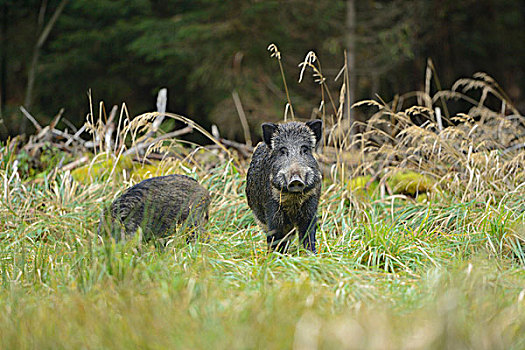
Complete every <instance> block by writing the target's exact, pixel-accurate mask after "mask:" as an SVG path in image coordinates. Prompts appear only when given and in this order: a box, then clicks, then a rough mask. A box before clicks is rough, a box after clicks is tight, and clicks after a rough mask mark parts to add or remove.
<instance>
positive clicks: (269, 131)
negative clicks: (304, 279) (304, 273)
mask: <svg viewBox="0 0 525 350" xmlns="http://www.w3.org/2000/svg"><path fill="white" fill-rule="evenodd" d="M322 127H323V123H322V121H321V120H312V121H309V122H306V123H300V122H289V123H285V124H280V125H276V124H272V123H264V124H263V125H262V130H263V141H264V142H261V143H259V144H258V145H257V148H256V149H255V151H254V154H253V157H252V161H251V163H250V167H249V169H248V175H247V179H246V180H247V181H246V197H247V199H248V205H249V206H250V208H251V209H252V211H253V213H254V214H255V218H256V221H257V222H258V223H259V225H260V226H261V227H262V228H263V230H265V231H266V240H267V243H268V249H269V250H274V249H277V250H278V251H280V252H285V251H286V250H287V248H288V244H289V241H290V239H291V238H292V237H293V236H292V232H291V231H292V230H293V228H296V229H297V231H298V234H299V240H300V241H301V242H302V243H303V245H304V247H305V248H306V249H308V250H310V251H312V252H314V253H315V230H316V223H317V206H318V204H319V196H320V195H321V171H320V170H319V165H318V164H317V161H316V160H315V158H314V156H313V154H312V152H313V151H314V150H315V149H316V147H317V145H318V144H319V141H320V140H321V137H322Z"/></svg>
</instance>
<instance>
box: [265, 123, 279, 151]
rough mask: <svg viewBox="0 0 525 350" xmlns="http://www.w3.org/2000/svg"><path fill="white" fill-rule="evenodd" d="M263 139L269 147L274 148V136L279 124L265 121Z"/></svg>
mask: <svg viewBox="0 0 525 350" xmlns="http://www.w3.org/2000/svg"><path fill="white" fill-rule="evenodd" d="M262 130H263V140H264V143H266V145H267V146H268V147H269V148H272V136H273V134H274V133H275V130H277V125H276V124H274V123H263V125H262Z"/></svg>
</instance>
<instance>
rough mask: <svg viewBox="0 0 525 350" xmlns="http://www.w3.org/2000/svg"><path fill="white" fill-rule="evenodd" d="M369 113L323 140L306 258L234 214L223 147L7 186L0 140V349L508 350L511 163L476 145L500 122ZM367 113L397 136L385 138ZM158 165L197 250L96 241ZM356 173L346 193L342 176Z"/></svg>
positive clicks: (511, 330) (17, 175)
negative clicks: (362, 123) (190, 182)
mask: <svg viewBox="0 0 525 350" xmlns="http://www.w3.org/2000/svg"><path fill="white" fill-rule="evenodd" d="M310 63H311V64H313V63H312V62H310ZM315 74H318V75H319V74H321V73H320V70H317V71H315ZM321 78H322V76H321ZM321 81H323V84H325V83H324V80H323V79H321ZM463 83H465V84H466V83H468V80H465V81H463ZM322 88H323V89H327V87H326V86H324V85H323V86H322ZM450 95H453V94H450ZM443 96H447V94H445V93H441V94H439V95H438V96H437V97H436V96H434V97H436V98H434V100H435V101H442V97H443ZM429 99H430V100H433V97H430V96H429V98H426V99H424V100H425V101H427V100H429ZM369 103H370V104H373V105H375V106H376V107H377V108H378V112H377V114H375V115H374V116H373V118H372V119H371V121H370V123H369V125H368V126H369V127H370V129H368V130H364V131H362V132H356V133H353V135H352V137H353V139H345V140H340V139H339V140H337V141H334V143H333V145H339V146H337V147H333V149H332V151H333V152H335V159H336V161H335V163H333V164H332V165H331V167H330V171H329V172H328V174H325V181H324V184H323V194H322V198H321V203H320V211H319V217H320V219H319V227H318V233H317V238H318V254H317V255H315V256H314V255H311V254H309V253H307V252H305V251H303V250H302V249H299V248H298V249H294V250H292V251H291V252H290V253H289V254H287V255H280V254H278V253H272V254H268V253H267V251H266V245H265V236H264V234H263V233H262V232H261V231H260V229H259V228H258V227H257V226H256V224H255V222H254V218H253V215H252V213H251V212H250V210H249V208H248V206H247V204H246V199H245V195H244V186H245V170H246V168H247V163H246V162H243V161H241V160H239V159H237V158H235V157H234V156H232V154H230V153H225V152H224V151H221V150H217V149H215V150H210V151H206V150H201V151H192V152H189V153H188V154H185V155H183V156H178V157H175V158H167V159H165V160H163V161H162V162H159V163H155V164H153V165H151V164H149V165H145V166H143V167H142V166H140V165H139V164H137V163H134V164H132V165H129V166H128V168H129V169H131V170H130V171H131V172H132V173H128V174H126V173H125V172H122V171H121V170H120V169H118V170H117V171H114V170H115V169H112V170H111V171H110V169H106V170H107V171H106V172H105V173H104V176H93V175H96V174H98V173H96V174H92V173H89V171H90V170H89V169H90V168H91V169H93V167H90V166H84V168H83V169H84V170H85V171H84V170H83V171H84V172H85V173H86V174H81V175H82V176H81V177H82V181H79V179H77V180H75V178H74V177H72V176H71V173H69V172H68V171H66V172H61V171H54V170H53V171H44V172H42V174H40V175H39V176H37V177H28V176H25V175H23V174H27V173H28V172H27V171H25V170H24V172H22V171H21V170H20V169H21V168H20V167H23V166H24V164H23V163H21V162H22V161H23V159H22V158H20V157H18V158H17V154H16V152H15V151H14V149H15V148H16V147H15V145H14V144H13V141H11V142H8V143H7V144H3V145H1V146H0V155H1V159H0V180H1V181H0V182H1V186H0V188H1V190H0V197H1V198H2V201H1V202H0V348H2V349H24V348H38V349H46V348H49V349H57V348H88V349H99V348H122V349H128V348H145V349H150V348H151V349H159V348H182V349H195V348H205V349H208V348H213V349H231V348H242V349H245V348H249V349H251V348H264V349H266V348H268V349H282V348H285V349H287V348H294V349H317V348H327V349H332V348H333V349H339V348H345V349H429V348H430V349H432V348H434V349H441V348H453V349H463V348H475V349H522V348H524V347H525V269H524V267H525V258H524V247H525V244H524V241H525V214H524V213H525V196H524V187H523V170H522V169H524V166H523V159H522V158H520V157H522V153H520V152H521V151H520V149H518V148H515V149H513V151H512V152H506V150H507V149H510V148H509V147H513V146H512V145H509V144H504V145H500V148H498V149H496V151H494V147H493V145H494V142H493V143H492V144H490V145H489V146H490V147H489V146H487V147H488V148H490V149H488V148H484V147H485V146H486V145H488V144H489V142H488V141H490V140H492V141H494V139H495V137H496V136H498V137H500V136H501V135H496V136H494V134H493V130H494V126H493V125H492V126H491V124H490V122H491V121H494V120H496V119H498V118H499V119H501V120H503V121H505V120H504V119H506V118H505V116H502V115H496V116H492V117H491V116H486V118H485V117H484V119H483V121H482V122H481V121H479V120H478V121H466V122H464V123H459V124H458V125H452V124H451V125H448V126H447V127H445V128H444V129H443V130H438V129H436V128H435V127H434V126H435V124H432V123H431V122H429V123H427V124H426V125H423V126H418V125H416V124H415V123H412V122H410V121H409V119H407V115H409V114H410V115H413V114H414V113H419V116H420V117H421V115H423V114H426V115H427V116H428V117H429V118H430V119H432V118H433V116H432V115H431V114H432V113H434V112H433V109H432V108H429V107H427V106H419V107H418V108H415V107H414V106H409V107H407V108H406V109H402V108H400V107H396V109H395V110H394V109H393V106H392V105H387V104H382V103H378V102H369ZM430 107H433V106H430ZM477 108H478V109H477V110H476V111H477V112H476V113H478V112H479V111H480V110H481V112H483V110H482V109H480V107H479V106H477ZM339 110H340V111H342V109H341V108H340V109H339ZM481 112H479V113H481ZM323 113H324V111H323ZM429 113H430V114H429ZM484 113H488V112H487V111H485V112H484ZM153 116H154V115H153ZM519 117H520V118H523V117H522V116H519ZM329 119H330V117H329V116H326V120H325V122H326V123H327V129H330V128H331V126H330V122H329ZM332 119H333V120H336V124H334V125H333V126H335V127H337V119H338V118H337V116H336V117H333V116H332ZM339 119H340V118H339ZM91 120H93V119H91ZM385 120H388V121H389V122H390V123H391V124H392V125H397V126H396V128H397V134H393V135H387V136H385V133H384V130H383V129H382V128H383V126H382V125H383V123H384V122H385ZM151 121H152V114H148V115H147V116H146V117H145V118H144V119H141V117H137V118H136V119H135V120H134V122H133V123H134V124H135V125H137V126H138V127H140V128H145V131H144V133H145V132H146V131H147V127H148V125H149V124H148V123H149V122H151ZM468 123H470V124H469V125H467V126H465V125H466V124H468ZM123 124H126V123H123ZM129 125H132V124H130V123H128V124H127V126H126V128H128V129H126V130H127V131H126V132H130V133H133V131H132V130H130V126H129ZM476 125H477V126H476ZM91 127H92V130H95V129H96V128H97V126H94V125H91ZM335 127H334V128H331V129H330V130H336V128H335ZM474 127H475V128H474ZM512 127H513V126H512V125H511V126H509V128H512ZM473 128H474V130H472V129H473ZM465 130H466V131H465ZM483 130H484V131H483ZM500 131H501V129H500ZM94 132H95V133H96V131H94ZM330 133H331V134H330V135H329V139H332V140H335V137H336V136H335V131H334V133H333V134H332V131H330ZM344 133H345V132H343V134H344ZM347 134H348V135H350V133H347ZM450 135H454V137H451V136H450ZM502 135H503V136H505V135H508V132H507V133H505V132H502ZM119 137H120V142H121V145H122V144H123V143H124V140H129V138H128V139H126V135H125V134H122V135H119ZM136 137H137V136H136V134H135V135H134V136H133V138H134V139H135V138H136ZM505 137H506V136H505ZM382 138H385V139H386V141H385V140H384V139H382ZM501 138H502V137H500V138H499V139H497V140H500V139H501ZM99 140H104V137H99ZM381 140H383V141H385V142H379V141H381ZM100 142H103V141H100ZM356 143H359V144H361V145H363V146H364V147H363V148H362V149H361V153H360V156H359V158H360V161H359V162H358V165H357V167H355V168H350V167H346V164H345V163H344V162H341V161H340V160H341V159H344V158H345V155H346V154H347V153H348V152H355V148H353V147H354V146H352V144H356ZM119 147H120V146H119ZM119 147H114V148H113V147H105V145H103V144H101V145H100V147H99V149H100V150H104V149H105V150H108V149H113V150H114V151H115V154H104V153H101V152H97V156H96V157H95V158H93V159H96V161H98V162H100V161H103V160H104V158H105V157H106V156H107V157H106V158H107V159H111V160H112V161H111V162H109V161H108V162H107V164H110V165H108V167H109V166H111V164H118V162H115V161H113V160H114V159H118V157H119V156H120V155H121V154H122V153H123V149H122V148H119ZM123 147H126V146H125V145H124V146H123ZM170 147H171V148H170ZM173 147H175V148H176V149H177V152H175V153H176V154H180V152H181V151H180V145H178V144H176V143H175V144H173V143H172V144H169V145H166V144H165V143H161V144H159V145H158V149H160V150H162V152H167V151H169V150H170V149H173ZM330 147H331V144H327V145H326V148H325V150H326V154H328V151H329V150H330ZM469 150H470V151H469ZM199 157H202V158H199ZM57 158H60V157H57ZM202 159H212V160H213V161H210V162H203V161H201V160H202ZM338 160H339V161H338ZM93 162H94V161H93ZM92 164H94V163H92ZM416 165H417V166H416ZM407 169H408V171H409V172H408V173H407ZM93 171H95V172H97V171H98V172H100V169H99V168H96V169H95V170H93ZM173 172H178V173H186V174H190V175H191V176H193V177H196V178H198V179H199V181H200V182H201V183H202V184H203V185H204V186H205V187H207V188H208V189H209V190H210V192H211V193H212V195H213V202H212V205H211V212H210V221H209V222H208V224H207V226H206V230H207V235H208V239H207V240H206V241H200V242H197V243H196V244H193V245H187V244H186V243H185V240H184V239H183V238H182V237H174V238H173V239H172V240H170V241H169V242H168V244H167V246H166V247H165V248H163V249H161V248H158V247H155V245H154V243H144V242H137V241H130V242H127V243H125V244H119V245H116V244H114V243H113V242H110V241H108V240H104V239H102V238H101V237H99V236H98V235H97V226H98V219H99V215H100V212H101V210H102V208H103V206H104V205H107V204H108V203H109V202H111V201H112V200H113V199H114V198H115V197H116V196H117V195H118V194H119V193H120V192H121V191H122V190H123V189H125V188H126V187H127V186H129V185H131V184H132V183H134V182H136V181H139V180H140V179H141V178H143V177H144V176H151V175H152V174H155V175H163V174H166V173H173ZM396 173H400V174H402V175H403V174H404V175H403V176H405V177H406V174H410V179H409V180H410V184H411V186H413V187H416V186H418V188H422V186H423V185H421V184H422V181H424V182H425V183H424V187H425V189H424V191H425V196H426V197H424V198H423V199H422V200H420V198H419V196H417V198H416V197H414V196H411V195H410V194H412V195H414V193H409V194H407V193H403V191H401V193H400V192H396V188H395V186H390V185H389V183H392V179H395V178H396V177H395V176H396ZM148 174H149V175H148ZM345 174H346V175H345ZM418 174H421V177H420V178H418ZM357 176H363V178H362V179H361V180H359V181H360V182H359V184H360V185H359V186H354V187H356V189H354V188H352V185H349V184H348V181H349V179H350V178H356V177H357ZM372 182H373V187H371V188H368V189H367V190H366V191H364V190H363V187H364V186H365V185H366V184H367V183H368V184H371V183H372ZM407 184H408V183H407ZM407 186H408V185H403V186H402V187H403V188H405V189H406V188H407ZM357 187H359V188H357ZM419 191H421V189H417V190H414V191H412V192H419ZM405 192H406V191H405Z"/></svg>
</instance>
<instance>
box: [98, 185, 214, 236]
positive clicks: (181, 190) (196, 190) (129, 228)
mask: <svg viewBox="0 0 525 350" xmlns="http://www.w3.org/2000/svg"><path fill="white" fill-rule="evenodd" d="M209 204H210V195H209V193H208V191H207V190H206V189H205V188H204V187H202V186H201V185H200V184H199V183H198V182H197V181H195V180H194V179H192V178H190V177H188V176H184V175H168V176H160V177H154V178H151V179H147V180H144V181H142V182H140V183H138V184H136V185H135V186H133V187H131V188H128V189H127V190H126V191H125V192H124V193H123V194H122V195H121V196H120V197H118V198H117V199H115V201H114V202H113V203H112V204H111V206H110V207H109V208H107V209H106V210H105V211H104V212H103V213H102V217H101V220H100V224H99V229H98V230H99V234H103V233H110V234H111V235H112V236H113V237H114V238H115V240H117V241H119V240H121V239H127V238H130V237H132V236H133V235H134V234H135V233H136V231H137V229H138V228H139V227H140V228H141V229H142V233H143V236H144V238H146V239H150V238H153V237H157V238H161V237H164V236H166V235H169V234H172V233H173V232H174V230H175V227H176V225H177V224H184V225H185V226H187V227H188V228H192V229H194V230H192V231H193V233H192V236H191V238H195V237H194V235H195V234H197V233H198V232H199V231H201V230H202V224H203V221H205V220H207V219H208V206H209ZM195 229H196V230H197V232H194V231H195Z"/></svg>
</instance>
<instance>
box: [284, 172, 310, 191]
mask: <svg viewBox="0 0 525 350" xmlns="http://www.w3.org/2000/svg"><path fill="white" fill-rule="evenodd" d="M305 186H306V184H305V183H304V181H303V179H301V177H300V176H299V175H297V174H294V175H292V177H291V178H290V181H288V185H287V186H286V188H287V189H288V192H302V191H303V190H304V188H305Z"/></svg>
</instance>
